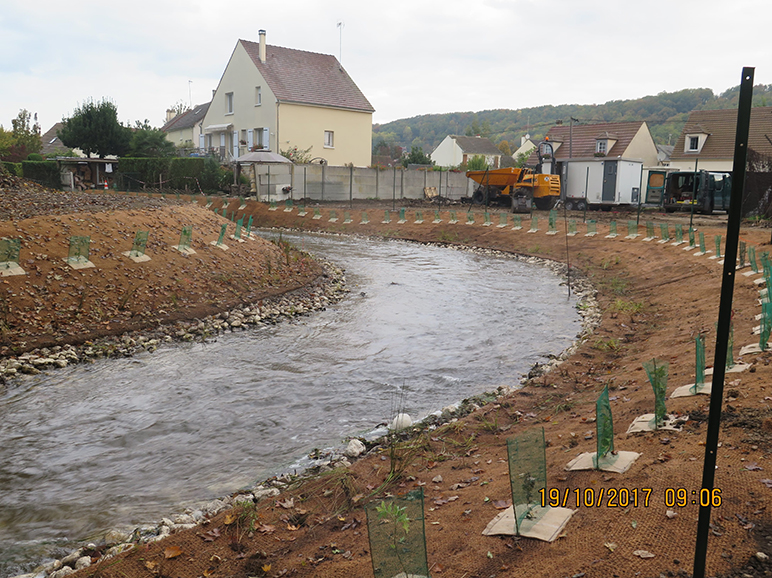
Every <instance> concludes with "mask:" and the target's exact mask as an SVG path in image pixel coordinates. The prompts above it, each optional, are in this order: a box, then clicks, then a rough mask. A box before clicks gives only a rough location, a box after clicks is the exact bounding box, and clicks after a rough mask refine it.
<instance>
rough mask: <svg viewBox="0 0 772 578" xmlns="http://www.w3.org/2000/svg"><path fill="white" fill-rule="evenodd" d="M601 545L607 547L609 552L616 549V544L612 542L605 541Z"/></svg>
mask: <svg viewBox="0 0 772 578" xmlns="http://www.w3.org/2000/svg"><path fill="white" fill-rule="evenodd" d="M603 545H604V546H605V547H606V548H608V549H609V552H613V551H614V550H616V548H617V545H616V544H615V543H614V542H605V543H604V544H603Z"/></svg>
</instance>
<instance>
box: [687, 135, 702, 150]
mask: <svg viewBox="0 0 772 578" xmlns="http://www.w3.org/2000/svg"><path fill="white" fill-rule="evenodd" d="M699 150H700V137H698V136H690V137H689V152H694V153H696V152H698V151H699Z"/></svg>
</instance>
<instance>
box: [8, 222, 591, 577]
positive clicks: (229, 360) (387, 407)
mask: <svg viewBox="0 0 772 578" xmlns="http://www.w3.org/2000/svg"><path fill="white" fill-rule="evenodd" d="M284 239H285V240H290V241H292V242H294V243H295V244H296V245H298V246H302V247H304V248H306V249H307V250H309V251H311V252H313V253H315V254H318V255H320V256H322V257H325V258H327V259H329V260H332V261H334V262H335V263H337V264H338V265H340V266H342V267H344V268H345V269H346V277H347V281H348V286H349V288H350V289H351V294H350V296H349V297H347V298H346V299H344V300H343V301H342V302H340V303H338V304H336V305H334V306H331V307H329V308H328V309H327V310H326V311H323V312H319V313H315V314H313V315H311V316H307V317H301V318H298V319H296V320H294V321H291V322H288V323H283V324H279V325H274V326H265V327H260V328H257V329H252V330H249V331H244V332H237V333H232V334H230V333H229V334H227V335H224V336H221V337H219V338H218V339H217V340H216V341H213V342H209V343H190V344H174V345H170V346H168V347H165V348H162V349H159V350H158V351H156V352H155V353H152V354H142V355H138V356H136V357H134V358H131V359H117V360H116V359H112V360H104V361H98V362H96V363H94V364H91V365H78V366H72V367H68V368H66V369H63V370H58V371H55V372H51V373H48V374H41V375H38V376H35V377H30V378H25V379H23V380H21V381H19V382H17V383H14V384H11V385H10V386H9V387H8V388H7V389H6V390H5V391H4V392H3V391H2V390H0V576H9V575H13V574H15V573H19V572H21V571H24V570H26V571H29V568H30V565H31V564H32V562H31V560H32V559H37V560H40V559H41V558H42V557H43V558H44V557H46V556H50V553H51V552H52V548H54V547H55V546H57V545H63V544H65V545H68V546H71V547H75V544H74V543H72V542H68V540H70V541H72V540H80V539H83V538H85V537H87V536H98V533H99V532H102V531H104V530H105V529H108V528H112V527H119V526H127V525H132V524H139V523H145V522H151V521H153V520H158V519H159V518H160V517H161V516H164V515H169V514H170V513H172V512H177V511H181V510H182V509H183V507H184V506H185V505H186V504H190V503H193V502H195V501H198V502H201V501H205V500H207V499H211V498H213V497H217V496H220V495H224V494H227V493H229V492H232V491H234V490H236V489H238V488H240V487H243V486H245V485H247V484H249V483H252V482H254V481H256V480H258V479H262V478H265V477H268V476H270V475H273V474H277V473H280V472H282V471H291V470H292V469H295V468H299V467H302V465H303V464H304V463H305V462H304V461H303V457H304V456H305V455H306V454H307V453H308V452H309V451H311V450H312V449H313V448H317V447H318V448H325V447H332V446H337V445H339V444H340V443H341V441H342V439H343V438H344V437H346V436H352V435H362V434H366V433H367V432H371V431H372V430H373V428H374V427H375V426H377V424H379V423H382V422H384V421H386V420H388V419H389V418H390V417H393V416H391V415H389V414H390V412H391V411H393V410H394V400H395V399H400V400H401V401H400V403H401V404H402V405H403V408H402V409H403V410H404V411H405V412H407V413H409V414H410V415H411V416H413V417H414V418H417V417H423V416H425V415H427V414H428V413H430V412H432V411H436V410H439V409H441V408H442V407H444V406H446V405H449V404H451V403H453V402H456V401H459V400H461V399H463V398H466V397H469V396H472V395H475V394H478V393H482V392H484V391H490V390H494V389H495V388H496V387H498V386H500V385H504V386H513V385H517V384H518V382H519V378H520V377H521V376H522V374H523V373H526V372H527V371H528V369H529V367H530V366H531V365H533V364H534V363H535V362H537V361H544V356H545V355H547V354H549V353H558V352H560V351H561V350H563V349H564V348H566V347H567V346H568V345H570V343H571V342H572V340H573V339H574V338H575V336H576V334H577V333H578V332H579V331H580V318H579V316H578V315H577V312H576V309H575V305H576V303H575V301H574V300H573V299H570V300H569V299H567V297H566V289H565V287H564V286H561V285H560V280H559V279H558V278H557V277H556V276H555V275H554V274H553V273H552V272H551V271H550V270H549V269H547V268H545V267H541V266H537V265H532V264H527V263H522V262H518V261H516V260H514V259H510V258H504V257H492V256H481V255H478V254H475V253H471V252H463V251H455V250H451V249H446V248H439V247H427V246H422V245H418V244H409V243H402V242H393V241H391V242H390V241H369V240H362V239H353V238H347V237H334V236H313V235H298V236H292V235H289V236H288V235H284ZM403 385H404V389H405V392H406V393H405V394H404V397H401V394H400V393H399V390H400V388H401V387H402V386H403Z"/></svg>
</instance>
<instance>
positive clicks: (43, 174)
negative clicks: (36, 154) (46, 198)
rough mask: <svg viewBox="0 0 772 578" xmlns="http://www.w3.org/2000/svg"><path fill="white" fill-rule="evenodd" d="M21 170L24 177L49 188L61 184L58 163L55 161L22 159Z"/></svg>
mask: <svg viewBox="0 0 772 578" xmlns="http://www.w3.org/2000/svg"><path fill="white" fill-rule="evenodd" d="M21 172H22V175H21V176H23V177H24V178H25V179H30V180H31V181H35V182H38V183H40V184H41V185H43V186H45V187H49V188H51V189H59V188H61V186H62V181H61V177H60V176H59V164H58V163H57V162H56V161H22V162H21Z"/></svg>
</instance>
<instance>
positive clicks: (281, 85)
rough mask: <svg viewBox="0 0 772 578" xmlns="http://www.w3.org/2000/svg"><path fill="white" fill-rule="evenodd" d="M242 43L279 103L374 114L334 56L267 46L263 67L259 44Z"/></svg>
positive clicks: (245, 41) (243, 41) (244, 41)
mask: <svg viewBox="0 0 772 578" xmlns="http://www.w3.org/2000/svg"><path fill="white" fill-rule="evenodd" d="M239 42H240V43H241V45H242V46H243V47H244V49H245V50H246V51H247V54H249V56H250V58H251V59H252V62H254V63H255V66H256V67H257V69H258V71H260V74H261V75H262V76H263V78H265V81H266V82H267V83H268V86H269V88H270V89H271V92H273V94H274V95H275V96H276V98H277V99H278V100H279V102H288V103H299V104H312V105H317V106H330V107H333V108H346V109H352V110H361V111H365V112H374V111H375V109H374V108H373V107H372V105H371V104H370V103H369V102H368V101H367V99H366V98H365V95H364V94H362V91H361V90H359V87H357V85H356V84H355V83H354V81H353V80H351V77H350V76H349V75H348V74H347V73H346V71H345V70H343V67H341V66H340V65H339V64H338V59H337V58H335V57H334V56H331V55H329V54H317V53H315V52H306V51H304V50H295V49H293V48H283V47H281V46H271V45H267V46H266V47H265V48H266V56H265V63H262V62H260V45H259V44H258V43H257V42H250V41H248V40H239Z"/></svg>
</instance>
